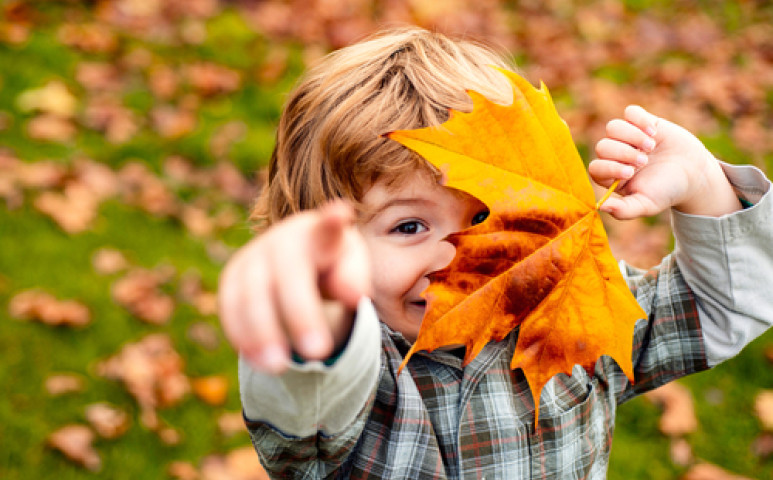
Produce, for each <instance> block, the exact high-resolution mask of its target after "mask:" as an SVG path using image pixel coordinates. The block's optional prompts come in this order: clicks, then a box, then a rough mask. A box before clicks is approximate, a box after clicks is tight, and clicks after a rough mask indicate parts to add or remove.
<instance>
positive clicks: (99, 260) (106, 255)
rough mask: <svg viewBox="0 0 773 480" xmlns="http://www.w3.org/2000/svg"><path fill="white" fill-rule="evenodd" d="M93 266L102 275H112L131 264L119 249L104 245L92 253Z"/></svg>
mask: <svg viewBox="0 0 773 480" xmlns="http://www.w3.org/2000/svg"><path fill="white" fill-rule="evenodd" d="M91 266H92V267H94V271H95V272H97V273H98V274H100V275H112V274H114V273H118V272H120V271H121V270H125V269H126V268H128V266H129V261H128V260H126V257H125V256H124V254H123V253H121V252H120V251H119V250H116V249H114V248H108V247H103V248H100V249H98V250H97V251H95V252H94V253H93V254H92V255H91Z"/></svg>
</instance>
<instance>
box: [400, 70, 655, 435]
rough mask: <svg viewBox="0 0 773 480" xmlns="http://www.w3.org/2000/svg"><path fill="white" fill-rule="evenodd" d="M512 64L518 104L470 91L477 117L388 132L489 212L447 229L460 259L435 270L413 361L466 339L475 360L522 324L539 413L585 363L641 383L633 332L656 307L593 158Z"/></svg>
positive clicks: (522, 359)
mask: <svg viewBox="0 0 773 480" xmlns="http://www.w3.org/2000/svg"><path fill="white" fill-rule="evenodd" d="M501 72H502V73H503V74H504V75H505V76H506V77H507V78H508V79H509V81H510V83H511V84H512V87H513V103H512V104H511V105H509V106H503V105H499V104H496V103H493V102H490V101H489V100H487V99H486V98H485V97H483V96H482V95H480V94H478V93H476V92H472V91H470V92H468V94H469V95H470V97H471V99H472V102H473V108H472V112H471V113H463V112H459V111H451V114H450V119H449V120H448V121H447V122H445V123H443V124H442V125H440V126H436V127H430V128H424V129H418V130H400V131H396V132H392V133H389V134H388V137H389V138H391V139H393V140H396V141H398V142H400V143H402V144H403V145H405V146H406V147H408V148H410V149H412V150H414V151H415V152H416V153H418V154H420V155H422V156H423V157H424V158H425V159H427V160H428V161H429V162H430V163H432V164H433V165H434V166H435V167H437V168H438V169H439V170H440V171H441V172H442V174H443V185H445V186H447V187H451V188H455V189H458V190H462V191H465V192H467V193H469V194H471V195H472V196H474V197H476V198H478V199H479V200H481V201H482V202H483V203H484V204H486V206H487V207H488V208H489V210H490V214H489V216H488V218H487V219H486V220H485V221H483V222H482V223H480V224H478V225H475V226H473V227H470V228H468V229H466V230H463V231H461V232H459V233H455V234H452V235H450V236H449V237H448V241H449V242H450V243H451V244H453V245H454V246H455V247H456V256H455V257H454V259H453V260H452V261H451V263H450V264H449V265H448V266H447V267H446V268H444V269H443V270H440V271H438V272H434V273H432V274H431V276H430V282H431V283H430V286H429V288H427V290H425V292H424V294H423V295H424V298H426V300H427V310H426V313H425V315H424V319H423V320H422V323H421V329H420V331H419V335H418V338H417V340H416V342H415V343H414V344H413V346H412V348H411V350H410V351H409V352H408V354H407V355H406V356H405V360H404V361H403V365H405V364H406V363H407V361H408V359H409V358H410V357H411V355H413V354H414V353H415V352H417V351H419V350H434V349H436V348H438V347H441V346H445V345H465V346H466V347H467V348H466V353H465V359H464V363H465V364H467V363H469V362H470V361H471V360H472V359H473V358H475V356H477V354H478V353H479V352H480V351H481V349H483V347H484V346H485V345H486V344H487V343H488V342H489V341H491V340H502V339H503V338H505V336H507V335H508V334H509V333H510V331H512V330H513V329H514V328H516V327H518V328H519V331H518V340H517V344H516V349H515V352H514V354H513V359H512V362H511V367H512V368H514V369H515V368H521V369H522V370H523V372H524V375H525V376H526V379H527V380H528V382H529V387H530V389H531V393H532V398H533V399H534V405H535V420H536V419H537V418H538V417H539V399H540V393H541V392H542V388H543V386H544V385H545V384H546V383H547V382H548V381H549V380H550V379H551V378H552V377H553V376H554V375H556V374H558V373H564V374H567V375H569V374H571V372H572V368H573V366H574V365H575V364H579V365H582V366H583V367H584V368H585V369H586V370H588V371H592V370H593V369H594V368H595V365H596V361H597V360H598V359H599V357H601V355H609V356H610V357H612V358H613V359H614V360H615V361H616V362H617V363H618V365H619V366H620V367H621V369H622V370H623V372H625V374H626V376H627V377H628V378H629V379H630V380H631V381H633V365H632V360H631V356H632V337H633V328H634V324H635V322H636V321H637V320H638V319H640V318H645V317H646V315H645V314H644V312H643V311H642V309H641V307H640V306H639V305H638V304H637V303H636V300H635V299H634V297H633V295H632V294H631V292H630V290H629V289H628V286H627V284H626V283H625V280H624V279H623V277H622V275H621V273H620V270H619V268H618V265H617V261H616V260H615V258H614V257H613V256H612V253H611V252H610V250H609V246H608V244H607V238H606V234H605V232H604V227H603V225H602V222H601V217H600V215H599V213H598V211H597V209H596V208H595V203H596V202H595V198H594V193H593V189H592V187H591V185H590V182H589V181H588V178H587V174H586V172H585V168H584V165H583V163H582V160H581V159H580V156H579V154H578V153H577V150H576V148H575V146H574V143H573V142H572V137H571V134H570V133H569V130H568V128H567V126H566V124H565V123H564V122H563V120H562V119H561V118H560V117H559V116H558V114H557V113H556V111H555V107H554V106H553V103H552V100H551V99H550V96H549V94H548V92H547V89H546V88H545V87H544V86H543V88H542V89H541V90H536V89H535V88H534V87H533V86H532V85H531V84H529V83H528V82H527V81H526V80H524V79H523V78H521V77H519V76H518V75H516V74H514V73H512V72H506V71H501ZM401 368H402V366H401Z"/></svg>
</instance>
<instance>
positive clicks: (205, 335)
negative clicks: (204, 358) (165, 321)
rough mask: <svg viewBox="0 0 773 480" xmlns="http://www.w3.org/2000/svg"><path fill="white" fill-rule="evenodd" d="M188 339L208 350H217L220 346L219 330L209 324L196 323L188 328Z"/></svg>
mask: <svg viewBox="0 0 773 480" xmlns="http://www.w3.org/2000/svg"><path fill="white" fill-rule="evenodd" d="M187 335H188V338H189V339H190V340H191V341H192V342H193V343H195V344H196V345H199V346H201V347H203V348H205V349H206V350H215V349H216V348H217V347H219V346H220V336H219V334H218V330H217V329H216V328H215V327H213V326H212V325H210V324H209V323H207V322H195V323H193V324H192V325H191V326H190V327H188V332H187Z"/></svg>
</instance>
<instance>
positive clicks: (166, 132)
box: [150, 105, 196, 139]
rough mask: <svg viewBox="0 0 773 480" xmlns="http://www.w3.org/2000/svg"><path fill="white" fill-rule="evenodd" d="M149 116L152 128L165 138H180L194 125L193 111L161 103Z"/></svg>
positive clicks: (194, 116)
mask: <svg viewBox="0 0 773 480" xmlns="http://www.w3.org/2000/svg"><path fill="white" fill-rule="evenodd" d="M150 116H151V119H152V120H153V128H154V130H155V131H156V132H158V134H159V135H161V136H162V137H164V138H167V139H174V138H180V137H182V136H184V135H187V134H188V133H190V132H191V131H192V130H193V129H194V127H196V115H195V113H194V112H192V111H190V110H188V109H184V108H175V107H172V106H170V105H162V106H159V107H156V108H154V109H153V111H152V112H151V113H150Z"/></svg>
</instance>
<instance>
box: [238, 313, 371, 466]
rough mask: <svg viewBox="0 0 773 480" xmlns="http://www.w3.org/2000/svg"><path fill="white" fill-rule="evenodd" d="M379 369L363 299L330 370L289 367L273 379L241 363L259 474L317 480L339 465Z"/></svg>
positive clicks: (314, 364)
mask: <svg viewBox="0 0 773 480" xmlns="http://www.w3.org/2000/svg"><path fill="white" fill-rule="evenodd" d="M380 365H381V329H380V327H379V322H378V317H377V315H376V312H375V310H374V308H373V304H372V303H371V301H370V300H368V299H364V300H362V301H361V302H360V304H359V306H358V309H357V315H356V318H355V322H354V327H353V328H352V333H351V336H350V338H349V341H348V342H347V345H346V347H345V348H344V350H343V352H342V353H341V355H340V356H339V357H338V359H337V360H336V361H335V362H334V363H333V364H332V365H325V364H324V363H323V362H319V361H314V362H306V363H293V364H291V366H290V367H289V369H288V370H287V371H286V372H285V373H284V374H282V375H280V376H273V375H268V374H264V373H262V372H259V371H257V370H255V369H253V368H252V367H251V366H250V365H249V363H248V362H247V361H246V360H245V359H244V358H240V359H239V385H240V393H241V400H242V408H243V411H244V417H245V421H246V423H247V428H248V430H249V432H250V437H251V439H252V443H253V445H254V446H255V449H256V450H257V452H258V454H259V456H260V458H261V462H262V463H263V465H264V467H266V470H268V471H269V472H272V473H273V474H276V475H280V476H281V475H287V474H290V475H291V476H293V478H300V477H304V475H311V477H309V478H312V477H313V478H317V477H319V478H322V477H324V476H325V475H326V474H327V473H328V472H330V471H332V470H333V469H335V468H337V467H338V466H340V464H341V462H343V460H345V458H346V456H347V455H348V451H350V449H351V448H353V447H354V444H355V443H356V439H357V438H358V437H359V434H360V432H361V430H362V428H363V427H364V422H365V419H366V418H367V413H368V412H367V410H368V406H369V405H371V404H372V400H373V395H374V392H375V389H376V383H377V380H378V377H379V374H380ZM298 475H299V476H300V477H297V476H298ZM304 478H306V477H304Z"/></svg>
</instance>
